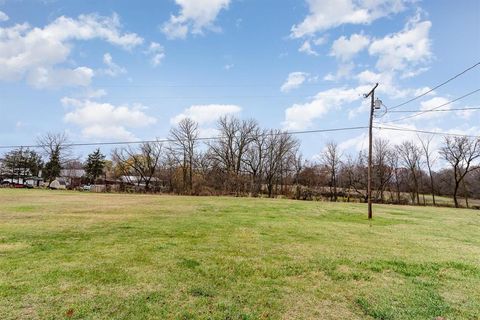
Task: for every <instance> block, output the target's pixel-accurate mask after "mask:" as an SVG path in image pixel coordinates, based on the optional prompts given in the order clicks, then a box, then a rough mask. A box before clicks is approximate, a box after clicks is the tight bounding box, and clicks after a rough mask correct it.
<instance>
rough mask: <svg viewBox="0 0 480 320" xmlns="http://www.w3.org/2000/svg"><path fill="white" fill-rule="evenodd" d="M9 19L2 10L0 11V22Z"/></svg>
mask: <svg viewBox="0 0 480 320" xmlns="http://www.w3.org/2000/svg"><path fill="white" fill-rule="evenodd" d="M8 19H10V18H9V17H8V16H7V14H6V13H5V12H3V11H0V22H4V21H8Z"/></svg>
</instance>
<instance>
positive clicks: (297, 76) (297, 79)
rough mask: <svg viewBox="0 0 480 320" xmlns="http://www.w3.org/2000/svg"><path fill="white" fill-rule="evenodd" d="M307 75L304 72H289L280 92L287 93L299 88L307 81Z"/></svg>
mask: <svg viewBox="0 0 480 320" xmlns="http://www.w3.org/2000/svg"><path fill="white" fill-rule="evenodd" d="M309 76H310V75H309V74H308V73H306V72H291V73H290V74H289V75H288V77H287V80H286V81H285V83H284V84H283V85H282V87H281V88H280V90H281V91H282V92H289V91H291V90H293V89H297V88H298V87H300V86H301V85H302V84H303V83H304V82H305V81H307V80H308V78H309Z"/></svg>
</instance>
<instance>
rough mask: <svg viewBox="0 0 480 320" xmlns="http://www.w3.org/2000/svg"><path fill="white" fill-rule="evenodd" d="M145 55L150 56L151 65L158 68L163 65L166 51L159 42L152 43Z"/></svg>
mask: <svg viewBox="0 0 480 320" xmlns="http://www.w3.org/2000/svg"><path fill="white" fill-rule="evenodd" d="M145 54H147V55H149V56H150V63H151V64H152V66H154V67H157V66H159V65H160V63H162V60H163V59H164V58H165V49H164V48H163V46H161V45H160V44H159V43H157V42H151V43H150V46H149V47H148V49H147V50H146V51H145Z"/></svg>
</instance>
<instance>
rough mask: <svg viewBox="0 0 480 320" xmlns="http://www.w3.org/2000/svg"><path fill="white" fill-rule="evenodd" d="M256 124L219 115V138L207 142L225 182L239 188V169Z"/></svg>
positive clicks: (236, 190) (253, 121) (252, 121)
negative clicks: (222, 172)
mask: <svg viewBox="0 0 480 320" xmlns="http://www.w3.org/2000/svg"><path fill="white" fill-rule="evenodd" d="M257 127H258V124H257V122H256V121H255V120H239V119H237V118H234V117H228V116H225V117H221V118H220V119H219V120H218V131H219V133H220V137H219V139H216V140H215V141H214V142H213V143H211V144H209V147H210V153H211V155H212V157H213V159H214V160H215V161H216V163H217V164H219V165H220V166H221V167H222V169H223V170H224V173H225V175H226V181H225V182H226V184H227V185H229V186H233V188H234V190H235V192H236V193H238V192H239V191H240V190H239V189H240V184H241V181H240V180H241V177H240V171H241V168H242V164H243V161H242V160H243V159H244V157H245V153H246V151H247V149H248V145H249V144H250V142H252V141H253V139H254V133H255V131H256V130H257Z"/></svg>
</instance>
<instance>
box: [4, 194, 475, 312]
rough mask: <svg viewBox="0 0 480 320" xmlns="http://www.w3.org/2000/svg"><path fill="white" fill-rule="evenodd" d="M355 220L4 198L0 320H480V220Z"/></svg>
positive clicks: (441, 213) (245, 206) (442, 213)
mask: <svg viewBox="0 0 480 320" xmlns="http://www.w3.org/2000/svg"><path fill="white" fill-rule="evenodd" d="M365 217H366V206H365V205H363V204H348V203H338V204H334V203H322V202H301V201H290V200H270V199H248V198H223V197H221V198H213V197H175V196H150V195H120V194H89V193H76V192H59V191H58V192H57V191H42V190H10V189H0V219H1V224H0V319H63V318H66V319H434V318H435V317H442V318H445V319H480V232H479V231H480V211H473V210H466V209H460V210H455V209H448V208H424V207H399V206H380V205H378V206H375V217H374V220H373V222H372V223H371V224H370V223H369V222H368V221H367V220H366V218H365ZM439 319H440V318H439Z"/></svg>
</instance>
